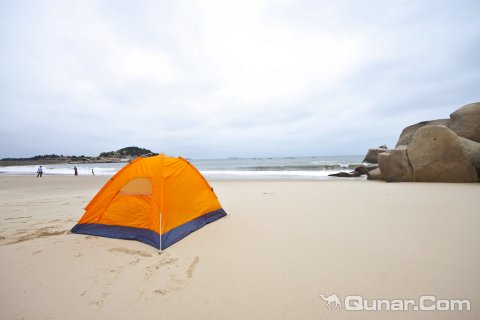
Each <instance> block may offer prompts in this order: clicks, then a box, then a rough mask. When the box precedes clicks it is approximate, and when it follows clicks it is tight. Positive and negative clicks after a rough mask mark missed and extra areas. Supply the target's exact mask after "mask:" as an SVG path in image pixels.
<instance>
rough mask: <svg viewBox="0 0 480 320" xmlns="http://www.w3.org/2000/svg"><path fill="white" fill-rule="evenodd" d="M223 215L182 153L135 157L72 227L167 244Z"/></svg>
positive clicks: (117, 236)
mask: <svg viewBox="0 0 480 320" xmlns="http://www.w3.org/2000/svg"><path fill="white" fill-rule="evenodd" d="M225 215H226V213H225V211H224V210H223V209H222V207H221V205H220V203H219V202H218V199H217V196H216V195H215V193H214V192H213V189H212V188H211V187H210V185H209V184H208V182H207V181H206V180H205V178H204V177H203V176H202V175H201V174H200V172H198V170H197V169H196V168H195V167H194V166H193V165H192V164H190V163H189V162H188V161H187V160H185V159H183V158H172V157H168V156H165V155H163V154H161V155H158V156H155V157H151V158H137V159H135V160H133V161H132V162H131V163H129V164H127V165H126V166H125V167H123V168H122V169H121V170H120V171H118V172H117V174H115V175H114V176H113V177H112V178H111V179H110V180H109V181H108V182H107V183H106V184H105V185H104V186H103V188H102V189H101V190H100V191H99V192H98V193H97V195H96V196H95V197H94V198H93V199H92V201H90V203H89V204H88V205H87V207H86V208H85V213H84V215H83V217H82V218H81V219H80V221H78V223H77V225H76V226H75V227H73V229H72V232H73V233H82V234H89V235H95V236H102V237H108V238H117V239H134V240H138V241H141V242H144V243H146V244H149V245H151V246H153V247H155V248H157V249H165V248H167V247H169V246H171V245H172V244H174V243H175V242H177V241H179V240H181V239H183V238H184V237H186V236H187V235H189V234H190V233H192V232H194V231H196V230H198V229H200V228H202V227H203V226H205V225H206V224H208V223H210V222H213V221H215V220H218V219H220V218H222V217H224V216H225Z"/></svg>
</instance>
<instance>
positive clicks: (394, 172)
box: [378, 146, 413, 182]
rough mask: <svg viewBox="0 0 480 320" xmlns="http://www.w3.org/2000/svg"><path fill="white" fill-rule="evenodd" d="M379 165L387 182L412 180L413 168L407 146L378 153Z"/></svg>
mask: <svg viewBox="0 0 480 320" xmlns="http://www.w3.org/2000/svg"><path fill="white" fill-rule="evenodd" d="M378 166H379V168H380V171H381V172H382V174H383V176H384V178H385V181H387V182H412V181H413V168H412V165H411V164H410V161H409V159H408V155H407V146H399V147H397V148H395V149H393V150H390V151H388V152H384V153H381V154H379V155H378Z"/></svg>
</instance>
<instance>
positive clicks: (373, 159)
mask: <svg viewBox="0 0 480 320" xmlns="http://www.w3.org/2000/svg"><path fill="white" fill-rule="evenodd" d="M387 151H388V148H387V146H380V147H378V148H373V149H368V152H367V155H366V156H365V159H363V161H362V162H364V163H378V155H379V154H380V153H382V152H387Z"/></svg>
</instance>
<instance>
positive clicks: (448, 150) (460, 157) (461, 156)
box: [408, 125, 480, 182]
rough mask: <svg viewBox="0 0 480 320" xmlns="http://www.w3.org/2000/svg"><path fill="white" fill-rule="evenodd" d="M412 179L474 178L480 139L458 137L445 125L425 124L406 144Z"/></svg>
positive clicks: (462, 179)
mask: <svg viewBox="0 0 480 320" xmlns="http://www.w3.org/2000/svg"><path fill="white" fill-rule="evenodd" d="M408 158H409V160H410V163H411V165H412V168H413V181H430V182H476V181H478V173H477V168H476V167H478V168H480V143H477V142H474V141H470V140H467V139H463V138H460V137H459V136H457V135H456V134H455V132H453V131H452V130H450V129H449V128H447V127H445V126H439V125H432V126H425V127H422V128H420V129H418V130H417V131H416V133H415V134H414V136H413V140H412V142H411V143H410V145H409V146H408Z"/></svg>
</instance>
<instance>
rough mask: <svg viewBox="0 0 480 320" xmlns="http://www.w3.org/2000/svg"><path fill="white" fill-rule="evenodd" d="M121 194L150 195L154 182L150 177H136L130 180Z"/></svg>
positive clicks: (121, 190)
mask: <svg viewBox="0 0 480 320" xmlns="http://www.w3.org/2000/svg"><path fill="white" fill-rule="evenodd" d="M119 194H124V195H135V196H137V195H139V196H149V195H151V194H152V182H151V181H150V179H148V178H135V179H132V180H130V181H128V182H127V183H126V184H125V185H124V186H123V187H122V189H120V192H119Z"/></svg>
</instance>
